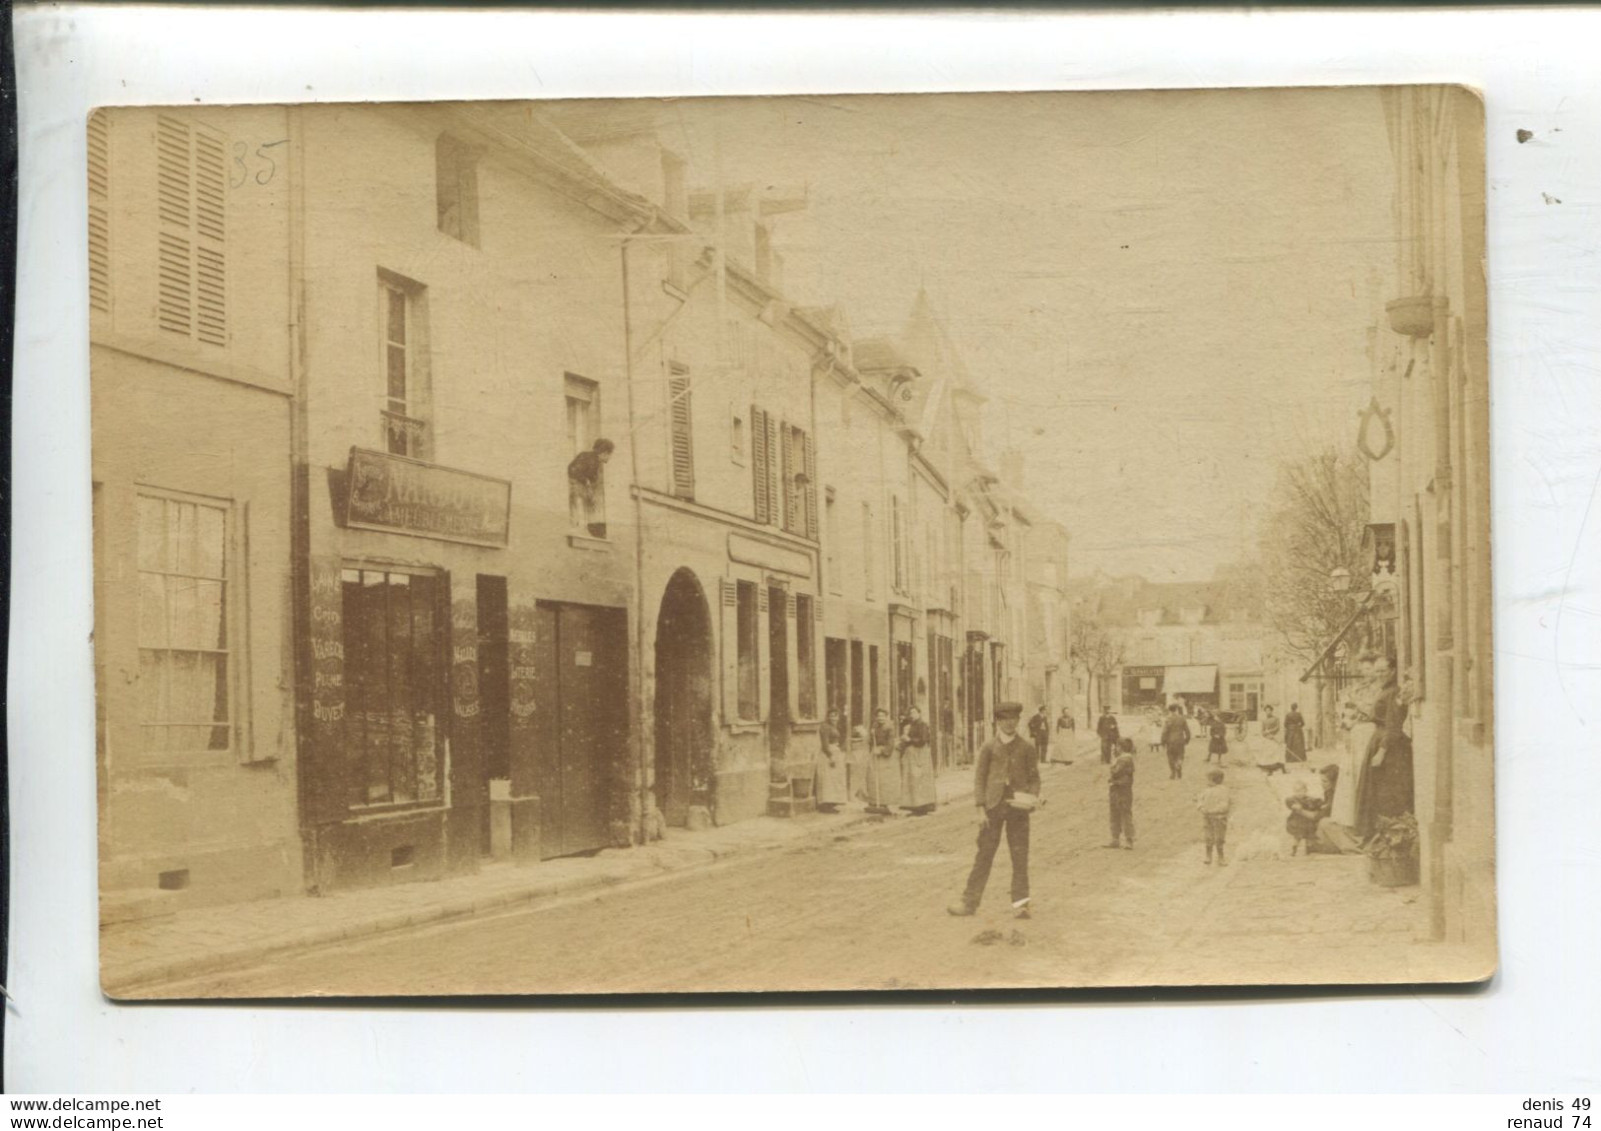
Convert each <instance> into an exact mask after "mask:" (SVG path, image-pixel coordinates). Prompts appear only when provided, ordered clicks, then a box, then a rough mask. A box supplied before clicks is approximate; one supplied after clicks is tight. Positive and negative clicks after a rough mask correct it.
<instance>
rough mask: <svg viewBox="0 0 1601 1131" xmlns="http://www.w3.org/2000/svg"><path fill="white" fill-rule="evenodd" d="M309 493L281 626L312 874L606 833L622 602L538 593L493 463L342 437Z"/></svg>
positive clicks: (618, 734) (565, 849) (360, 881)
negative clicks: (296, 700)
mask: <svg viewBox="0 0 1601 1131" xmlns="http://www.w3.org/2000/svg"><path fill="white" fill-rule="evenodd" d="M327 497H328V499H329V501H330V504H331V506H332V513H333V516H334V523H333V526H332V527H331V528H330V529H327V530H323V531H318V532H314V534H313V539H312V540H313V544H318V543H320V545H318V546H317V549H318V552H316V553H313V554H311V555H309V561H308V562H307V563H306V565H305V568H304V579H305V590H304V600H303V602H302V604H301V622H302V623H301V626H300V628H301V632H300V639H301V647H302V652H303V655H302V662H303V664H304V665H305V666H304V670H305V671H307V672H309V674H310V678H309V680H305V681H302V686H303V690H302V700H303V701H302V713H303V717H304V718H305V720H306V724H307V725H306V727H305V729H304V732H303V734H304V739H303V743H302V747H303V754H302V774H301V801H302V805H301V811H302V826H303V837H304V840H305V844H306V857H307V872H308V878H309V881H310V884H311V886H312V887H313V888H315V889H318V890H329V889H336V888H343V887H351V886H368V885H373V884H382V883H392V882H399V881H405V880H412V879H426V878H432V877H436V876H439V875H443V874H445V873H447V872H455V871H466V870H472V869H474V868H476V867H477V865H478V863H479V861H480V860H481V859H482V858H484V857H486V856H490V855H500V856H505V855H514V856H517V857H519V858H522V859H542V858H547V857H552V856H562V855H569V854H572V853H576V852H584V851H589V850H592V849H595V848H601V847H605V846H606V845H608V844H610V843H612V842H613V840H614V839H615V837H614V831H613V825H614V817H615V814H614V813H613V811H612V810H613V808H614V806H613V802H614V800H615V796H614V795H615V794H616V792H617V789H616V781H615V780H614V779H615V778H617V776H618V775H617V773H616V772H615V770H616V767H615V766H614V765H613V762H615V761H616V759H617V758H618V757H619V756H620V755H622V756H626V753H625V752H626V750H627V734H628V718H629V712H628V687H627V671H628V654H627V643H628V627H627V615H626V610H625V609H623V608H617V607H608V606H604V605H587V604H580V603H572V602H564V601H551V600H545V599H542V598H541V595H540V592H539V590H538V588H537V587H536V586H537V584H538V583H537V582H536V581H535V579H534V577H533V576H531V574H532V571H519V570H518V569H516V568H515V563H514V560H513V558H512V555H511V552H510V549H509V545H510V516H511V484H510V483H509V482H507V481H506V480H503V479H496V478H493V477H489V476H483V475H478V474H476V473H472V472H467V471H461V470H457V469H453V468H447V467H441V466H438V465H435V464H430V463H425V462H423V461H420V460H413V459H409V458H407V457H403V456H397V455H392V454H389V453H383V452H375V451H366V450H363V449H353V450H352V451H351V453H350V457H349V462H348V464H347V465H346V467H345V468H344V469H342V471H338V472H336V473H334V474H330V475H329V476H328V496H327Z"/></svg>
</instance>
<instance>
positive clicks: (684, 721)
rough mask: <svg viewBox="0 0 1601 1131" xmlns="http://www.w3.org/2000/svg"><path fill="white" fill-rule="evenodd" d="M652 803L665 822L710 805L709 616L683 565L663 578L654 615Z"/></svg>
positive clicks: (698, 588) (677, 820)
mask: <svg viewBox="0 0 1601 1131" xmlns="http://www.w3.org/2000/svg"><path fill="white" fill-rule="evenodd" d="M655 714H656V804H657V806H658V807H659V808H660V809H661V811H662V816H663V817H664V818H665V819H666V821H667V823H668V824H669V825H680V826H681V825H686V824H688V823H689V819H690V810H691V808H703V809H704V810H706V813H707V815H708V816H709V815H710V810H711V804H712V783H713V776H712V744H713V743H712V619H711V612H710V610H709V609H708V608H707V605H706V594H705V592H704V591H703V590H702V589H701V586H700V582H699V581H698V580H696V578H695V575H694V574H693V573H692V572H690V571H689V570H688V569H680V570H679V571H678V572H676V573H674V574H673V576H672V578H671V579H670V580H669V581H668V582H667V590H666V592H664V593H663V594H662V606H661V612H660V613H659V614H658V615H657V617H656V710H655Z"/></svg>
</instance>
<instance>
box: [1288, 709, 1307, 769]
mask: <svg viewBox="0 0 1601 1131" xmlns="http://www.w3.org/2000/svg"><path fill="white" fill-rule="evenodd" d="M1284 760H1285V761H1286V762H1304V761H1306V720H1305V719H1303V718H1302V717H1301V705H1300V704H1299V703H1291V704H1290V713H1289V714H1287V715H1285V716H1284Z"/></svg>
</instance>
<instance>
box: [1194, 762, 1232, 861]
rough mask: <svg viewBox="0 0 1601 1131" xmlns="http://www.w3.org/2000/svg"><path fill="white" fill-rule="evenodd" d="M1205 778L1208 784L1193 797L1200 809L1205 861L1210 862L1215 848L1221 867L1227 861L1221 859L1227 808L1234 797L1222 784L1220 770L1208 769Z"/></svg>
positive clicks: (1226, 827) (1226, 831)
mask: <svg viewBox="0 0 1601 1131" xmlns="http://www.w3.org/2000/svg"><path fill="white" fill-rule="evenodd" d="M1206 780H1207V782H1208V783H1209V784H1208V785H1207V787H1206V788H1205V789H1203V790H1201V793H1200V796H1198V797H1197V798H1196V799H1195V807H1196V809H1198V810H1200V813H1201V821H1202V825H1203V828H1204V832H1205V834H1206V862H1207V863H1208V864H1210V863H1211V862H1212V849H1213V848H1216V849H1217V865H1218V867H1219V868H1221V867H1223V866H1224V865H1226V864H1227V863H1228V861H1227V860H1225V859H1223V840H1224V838H1225V837H1227V836H1228V831H1229V810H1230V809H1231V808H1233V806H1234V799H1233V798H1232V797H1231V796H1230V795H1229V790H1228V787H1227V786H1226V785H1224V784H1223V771H1222V770H1211V771H1209V772H1208V773H1207V775H1206Z"/></svg>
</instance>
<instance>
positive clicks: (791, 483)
mask: <svg viewBox="0 0 1601 1131" xmlns="http://www.w3.org/2000/svg"><path fill="white" fill-rule="evenodd" d="M791 447H792V445H791V443H790V427H789V425H788V424H781V425H779V428H778V451H779V455H780V456H781V457H782V463H783V471H784V529H785V530H794V529H795V527H796V525H797V523H796V521H795V496H796V491H795V467H794V461H793V460H792V459H791V458H790V449H791Z"/></svg>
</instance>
